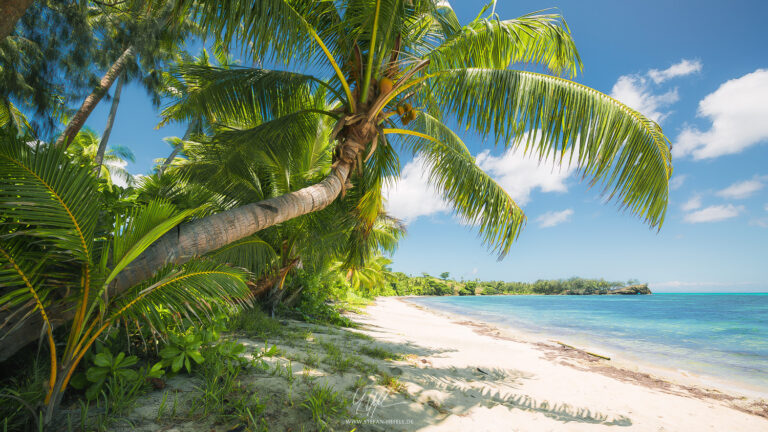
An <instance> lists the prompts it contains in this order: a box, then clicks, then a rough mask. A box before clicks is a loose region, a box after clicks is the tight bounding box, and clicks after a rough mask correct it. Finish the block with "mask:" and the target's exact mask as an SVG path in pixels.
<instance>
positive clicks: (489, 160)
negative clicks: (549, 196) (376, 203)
mask: <svg viewBox="0 0 768 432" xmlns="http://www.w3.org/2000/svg"><path fill="white" fill-rule="evenodd" d="M555 157H557V155H555ZM551 160H552V159H550V162H549V163H547V162H546V161H545V162H542V163H541V164H539V160H538V158H537V157H535V156H531V155H524V154H523V152H522V151H521V150H516V149H514V148H512V147H510V148H509V149H507V150H506V151H505V152H504V153H503V154H501V155H499V156H494V155H491V153H490V151H488V150H485V151H483V152H481V153H480V154H479V155H478V156H477V158H476V159H475V162H476V163H477V165H478V166H479V167H480V168H481V169H482V170H484V171H485V172H486V173H488V174H489V175H490V176H491V177H493V178H494V180H496V182H497V183H499V185H500V186H501V187H502V188H503V189H504V190H505V191H506V192H507V193H508V194H509V196H510V197H512V199H513V200H515V202H516V203H517V204H518V205H520V206H524V205H525V204H527V203H528V202H529V201H530V199H531V193H532V192H533V191H535V190H539V191H541V192H567V191H568V187H567V185H566V183H565V181H566V179H567V178H568V177H569V176H570V175H571V174H572V173H573V172H574V171H575V169H576V167H575V166H573V167H565V166H563V167H559V166H555V164H553V163H552V162H551ZM427 180H428V171H427V169H426V166H425V164H424V163H423V161H422V160H421V159H420V158H415V159H414V160H412V161H411V162H408V163H407V164H406V165H405V167H404V168H403V170H402V172H401V175H400V178H399V179H398V180H397V181H396V182H395V183H394V184H393V185H389V186H385V188H384V197H385V198H386V199H387V204H386V208H387V212H388V213H389V214H391V215H392V216H394V217H397V218H399V219H402V220H403V221H404V222H405V223H410V222H413V221H414V220H416V219H417V218H419V217H422V216H431V215H435V214H439V213H449V212H450V211H451V207H450V205H449V204H448V203H446V202H445V201H444V200H443V199H442V198H441V197H440V195H439V194H438V193H437V191H435V190H434V188H432V187H431V186H430V185H429V184H428V182H427Z"/></svg>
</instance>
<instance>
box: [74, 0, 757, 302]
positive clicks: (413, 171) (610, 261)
mask: <svg viewBox="0 0 768 432" xmlns="http://www.w3.org/2000/svg"><path fill="white" fill-rule="evenodd" d="M479 4H480V3H478V2H474V1H458V0H456V1H453V2H452V5H453V7H454V9H455V10H456V12H457V14H458V15H459V18H460V19H461V20H462V21H463V22H467V21H469V20H471V19H472V18H474V17H475V16H476V14H477V12H478V10H479ZM548 7H556V8H558V11H559V12H560V13H562V14H563V15H564V16H565V18H566V20H567V22H568V24H569V26H570V28H571V31H572V33H573V35H574V38H575V40H576V43H577V47H578V48H579V52H580V54H581V57H582V60H583V62H584V72H583V74H581V75H579V76H578V77H577V78H576V80H577V81H579V82H581V83H584V84H586V85H589V86H591V87H594V88H596V89H598V90H600V91H603V92H605V93H609V94H612V95H613V96H614V97H616V98H618V99H619V100H622V101H623V102H625V103H627V104H628V105H630V106H633V107H634V108H636V109H638V110H640V111H642V112H644V113H645V114H646V115H648V116H651V117H653V118H655V119H657V120H658V121H660V123H661V125H662V127H663V128H664V132H665V134H666V135H667V136H668V137H669V138H670V140H671V141H672V142H673V145H674V146H675V147H674V148H675V149H674V151H673V154H674V160H673V163H674V167H675V174H674V179H673V188H672V191H671V198H670V205H669V210H668V213H667V220H666V222H665V224H664V226H663V227H662V229H661V231H660V232H658V233H657V232H656V231H655V230H649V229H648V228H647V226H646V225H644V224H643V223H642V222H641V221H640V220H638V219H637V218H636V217H634V216H632V215H629V214H624V213H620V212H618V211H617V206H616V205H615V204H613V203H607V204H605V203H603V201H602V200H601V199H600V196H599V194H598V191H595V190H590V189H589V188H588V187H587V186H586V185H585V184H583V183H580V182H579V181H578V179H577V178H576V177H575V176H574V175H573V174H572V172H571V171H569V170H568V168H562V167H561V168H559V169H558V168H554V169H553V167H551V166H549V167H536V166H535V164H534V163H532V162H531V161H530V160H527V159H526V158H525V157H523V156H521V155H519V154H516V153H514V152H506V151H505V150H504V149H503V148H501V147H499V148H494V147H493V145H492V143H486V142H483V141H482V140H481V139H480V138H479V137H477V136H475V135H472V134H465V135H463V138H464V139H465V142H466V143H467V145H468V146H469V147H470V149H471V150H472V152H473V154H476V155H478V164H479V165H480V166H481V167H483V168H485V169H486V170H488V171H489V172H490V173H491V174H492V175H493V176H494V177H495V178H496V179H497V180H498V181H499V182H500V184H502V185H503V186H505V188H507V189H508V192H510V194H511V195H512V196H513V197H514V198H515V199H517V200H518V201H519V203H520V204H521V205H522V206H523V208H524V210H525V212H526V214H527V215H528V223H527V226H526V228H525V230H524V231H523V233H522V235H521V237H520V239H519V241H518V242H517V243H516V245H515V246H514V247H513V249H512V252H511V253H510V254H509V255H508V256H507V258H506V259H504V260H503V261H500V262H499V261H497V260H496V257H495V256H494V255H492V254H491V253H489V252H488V250H487V249H485V248H484V247H483V246H482V245H481V244H480V242H479V240H478V239H477V237H476V235H475V234H474V233H473V232H472V231H471V229H469V228H468V227H465V226H463V225H461V224H460V223H459V222H458V221H456V220H455V218H454V217H453V216H451V214H450V212H449V211H447V210H445V209H444V207H443V204H442V203H441V202H440V200H439V199H437V198H436V197H435V196H434V195H433V194H432V193H431V192H430V191H429V190H428V188H426V187H425V186H424V182H423V179H422V178H421V177H420V170H419V167H418V164H417V163H416V162H413V161H411V162H409V163H404V166H403V179H402V181H401V183H400V184H398V186H397V187H396V189H394V190H393V191H392V192H391V193H390V203H389V208H390V211H391V212H392V213H394V214H395V215H396V216H399V217H401V218H404V219H406V221H407V222H408V236H407V237H406V239H405V240H403V241H402V242H401V243H400V247H399V248H398V251H397V252H396V253H395V254H394V257H393V259H394V265H393V267H394V269H395V270H398V271H404V272H406V273H413V274H419V273H421V272H428V273H431V274H438V273H440V272H443V271H449V272H450V273H451V274H452V275H453V276H454V277H456V278H461V277H463V278H467V279H474V278H480V279H484V280H522V281H532V280H536V279H543V278H547V279H549V278H564V277H570V276H583V277H602V278H606V279H612V280H626V279H630V278H636V279H640V280H642V281H645V282H649V283H650V284H651V288H652V289H654V290H656V291H724V290H732V291H768V265H766V262H768V246H767V245H768V168H766V165H767V164H766V162H768V145H766V144H768V56H767V55H766V54H765V53H766V48H765V46H766V44H768V36H767V35H766V34H765V32H764V30H763V22H762V17H765V16H766V15H767V14H768V4H766V3H764V2H761V1H751V2H749V1H739V2H723V1H674V2H669V1H645V2H642V4H640V3H638V2H616V1H596V0H590V1H574V0H570V1H552V0H548V1H521V0H514V1H511V0H500V1H499V3H498V5H497V7H496V12H497V13H498V14H499V15H500V16H501V18H502V19H506V18H514V17H516V16H519V15H522V14H525V13H528V12H532V11H537V10H541V9H545V8H548ZM108 109H109V104H107V103H102V104H101V106H100V107H99V108H98V109H97V111H96V112H95V113H94V114H93V115H92V116H91V118H90V119H89V121H88V125H89V126H90V127H92V128H94V129H96V130H99V131H100V130H101V129H102V128H103V125H104V123H105V122H106V115H107V111H108ZM158 120H159V119H158V115H157V110H155V109H154V108H153V107H152V106H151V104H150V102H149V98H148V97H147V96H146V95H145V94H144V92H143V90H141V89H140V88H138V87H137V86H135V85H129V86H128V87H127V88H126V89H125V90H124V92H123V96H122V101H121V105H120V108H119V110H118V118H117V123H116V125H115V128H114V130H113V132H112V134H113V135H112V139H111V142H112V143H113V144H122V145H125V146H128V147H130V148H131V149H132V150H133V151H134V153H135V154H136V162H135V163H132V164H129V166H128V169H129V170H130V171H131V172H133V173H135V174H140V173H146V172H148V171H149V170H150V168H151V166H152V161H153V160H154V159H155V158H159V157H165V156H167V154H168V153H169V152H170V150H171V149H170V146H168V145H167V144H166V143H164V142H163V141H162V138H163V137H166V136H181V135H183V127H180V126H173V125H172V126H168V127H165V128H163V129H161V130H155V129H154V127H155V125H156V124H157V122H158ZM404 162H405V161H404ZM409 164H410V165H409Z"/></svg>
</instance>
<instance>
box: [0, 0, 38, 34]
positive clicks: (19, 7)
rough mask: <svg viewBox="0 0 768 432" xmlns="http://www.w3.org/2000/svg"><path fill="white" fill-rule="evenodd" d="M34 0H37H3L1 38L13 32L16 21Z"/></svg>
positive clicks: (0, 11) (0, 16)
mask: <svg viewBox="0 0 768 432" xmlns="http://www.w3.org/2000/svg"><path fill="white" fill-rule="evenodd" d="M34 2H35V0H3V2H2V3H1V4H0V40H3V39H5V38H6V37H8V36H9V35H10V34H11V33H13V29H14V28H15V27H16V23H17V22H18V21H19V19H20V18H21V17H22V16H23V15H24V12H26V10H27V8H29V7H30V6H32V3H34Z"/></svg>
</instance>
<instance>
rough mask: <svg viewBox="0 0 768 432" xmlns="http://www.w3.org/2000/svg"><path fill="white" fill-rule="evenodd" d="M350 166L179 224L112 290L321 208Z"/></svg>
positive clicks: (331, 198) (339, 188)
mask: <svg viewBox="0 0 768 432" xmlns="http://www.w3.org/2000/svg"><path fill="white" fill-rule="evenodd" d="M352 160H354V159H352ZM351 166H352V162H340V163H339V164H338V165H337V166H336V168H334V169H333V170H332V171H331V173H330V174H329V175H328V177H326V178H325V179H324V180H323V181H322V182H320V183H318V184H315V185H312V186H309V187H306V188H304V189H300V190H297V191H295V192H291V193H288V194H285V195H281V196H279V197H275V198H270V199H266V200H263V201H259V202H257V203H253V204H248V205H245V206H242V207H238V208H235V209H232V210H228V211H225V212H222V213H217V214H213V215H210V216H208V217H205V218H203V219H198V220H196V221H193V222H190V223H186V224H183V225H180V226H179V227H178V228H177V229H175V230H174V231H171V232H169V233H168V234H166V235H165V236H163V237H162V238H161V239H160V240H158V241H157V242H155V243H154V244H153V245H152V246H151V247H150V248H149V249H147V250H146V251H145V252H144V253H143V254H142V255H141V256H139V257H138V258H137V259H136V260H135V261H134V262H133V263H132V264H131V265H130V266H129V267H127V268H126V269H125V270H123V271H122V272H121V273H120V274H119V275H118V276H117V278H116V279H115V287H114V289H115V291H116V292H120V291H122V290H124V289H125V288H127V287H130V286H132V285H135V284H136V283H137V282H138V281H142V280H145V279H147V278H150V277H151V276H152V275H153V274H154V273H155V272H156V271H157V270H158V269H160V268H162V267H163V266H165V265H167V264H170V263H176V264H180V263H184V262H186V261H188V260H190V259H191V258H194V257H197V256H201V255H204V254H206V253H208V252H211V251H214V250H216V249H219V248H221V247H224V246H226V245H228V244H230V243H232V242H235V241H237V240H240V239H243V238H245V237H248V236H250V235H253V234H254V233H256V232H259V231H261V230H263V229H264V228H268V227H271V226H273V225H277V224H279V223H281V222H285V221H287V220H290V219H293V218H296V217H299V216H302V215H305V214H309V213H312V212H316V211H318V210H322V209H324V208H325V207H327V206H328V205H329V204H331V203H332V202H333V201H334V200H335V199H336V197H338V196H339V194H340V193H341V191H342V189H343V188H344V184H345V182H346V180H347V177H348V176H349V171H350V169H351Z"/></svg>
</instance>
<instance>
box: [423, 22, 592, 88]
mask: <svg viewBox="0 0 768 432" xmlns="http://www.w3.org/2000/svg"><path fill="white" fill-rule="evenodd" d="M426 58H428V59H429V60H430V65H429V69H428V70H429V71H436V70H444V69H452V68H462V67H481V68H490V69H505V68H507V67H508V66H509V65H510V64H513V63H526V64H541V65H543V66H545V67H546V68H547V69H549V70H550V71H552V72H554V73H555V74H560V73H566V74H567V75H568V76H571V77H572V76H574V75H576V73H577V72H578V71H579V70H581V67H582V65H581V59H580V58H579V53H578V51H577V50H576V44H575V43H574V41H573V38H572V36H571V33H570V31H569V29H568V26H567V24H566V23H565V20H563V18H562V17H561V16H560V15H555V14H543V15H536V14H535V13H534V14H528V15H524V16H522V17H520V18H517V19H512V20H506V21H499V20H498V19H495V18H491V19H482V20H476V21H473V22H472V23H471V24H469V25H467V26H465V27H464V28H462V30H461V32H459V33H457V34H456V35H455V36H454V37H452V38H450V39H449V40H447V41H446V42H445V43H443V44H442V45H440V46H439V47H437V48H436V49H435V50H434V51H433V52H431V53H430V54H429V55H427V57H426Z"/></svg>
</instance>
